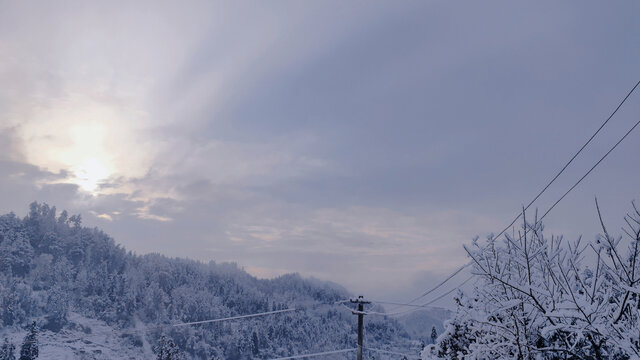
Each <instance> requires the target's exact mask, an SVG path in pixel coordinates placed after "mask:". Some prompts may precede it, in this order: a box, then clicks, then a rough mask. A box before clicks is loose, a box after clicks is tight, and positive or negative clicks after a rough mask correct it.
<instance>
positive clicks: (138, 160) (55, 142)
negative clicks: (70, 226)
mask: <svg viewBox="0 0 640 360" xmlns="http://www.w3.org/2000/svg"><path fill="white" fill-rule="evenodd" d="M143 121H144V118H143V117H142V118H141V117H140V114H135V113H133V114H132V113H131V112H127V111H123V110H122V109H120V108H118V107H117V106H115V105H113V104H109V103H102V102H99V101H94V100H92V99H90V98H84V97H83V98H73V99H71V100H69V99H67V100H66V101H57V102H56V101H54V102H52V103H51V104H49V106H48V107H47V108H44V109H42V108H41V109H36V110H34V111H32V112H31V114H30V116H29V117H28V119H27V121H25V122H24V123H23V124H21V125H19V129H20V132H21V134H22V138H23V142H24V144H25V145H24V154H25V157H26V159H27V160H28V161H29V163H31V164H34V165H36V166H38V167H41V168H43V169H46V170H49V171H53V172H64V173H66V174H67V175H66V177H65V178H64V179H62V180H58V182H64V183H72V184H76V185H78V187H79V188H80V189H81V190H82V191H84V192H87V193H90V194H92V195H97V194H99V193H103V192H104V191H106V190H105V189H102V188H101V185H102V184H106V183H108V182H109V181H110V180H113V179H114V178H117V177H125V178H132V177H136V176H141V175H142V174H144V172H145V171H146V169H147V167H148V163H149V159H150V155H151V151H150V149H149V148H148V147H147V146H146V145H145V144H144V142H141V141H138V140H139V139H136V127H135V125H136V124H141V123H142V122H143Z"/></svg>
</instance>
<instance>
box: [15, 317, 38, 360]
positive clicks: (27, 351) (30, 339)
mask: <svg viewBox="0 0 640 360" xmlns="http://www.w3.org/2000/svg"><path fill="white" fill-rule="evenodd" d="M37 335H38V327H37V326H36V322H35V321H34V322H33V323H31V325H30V326H29V332H28V333H27V336H25V338H24V341H23V342H22V347H21V348H20V360H35V359H36V358H37V357H38V354H39V352H38V336H37Z"/></svg>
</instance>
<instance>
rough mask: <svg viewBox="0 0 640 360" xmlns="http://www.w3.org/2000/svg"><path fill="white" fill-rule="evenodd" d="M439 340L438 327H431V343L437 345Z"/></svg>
mask: <svg viewBox="0 0 640 360" xmlns="http://www.w3.org/2000/svg"><path fill="white" fill-rule="evenodd" d="M437 339H438V331H436V326H435V325H433V326H432V327H431V343H432V344H435V342H436V340H437Z"/></svg>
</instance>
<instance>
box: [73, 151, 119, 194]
mask: <svg viewBox="0 0 640 360" xmlns="http://www.w3.org/2000/svg"><path fill="white" fill-rule="evenodd" d="M109 175H110V171H109V169H108V168H107V166H106V165H105V164H104V163H103V162H101V161H100V160H99V159H97V158H87V159H86V160H85V161H84V163H83V164H82V165H79V166H76V167H75V168H74V169H73V176H74V178H73V180H72V182H73V183H75V184H77V185H78V186H79V187H80V189H82V190H84V191H86V192H89V193H92V194H95V193H96V192H97V191H98V189H99V187H100V184H102V183H103V182H104V181H105V180H106V179H107V178H108V177H109Z"/></svg>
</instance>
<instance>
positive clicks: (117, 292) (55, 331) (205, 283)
mask: <svg viewBox="0 0 640 360" xmlns="http://www.w3.org/2000/svg"><path fill="white" fill-rule="evenodd" d="M0 266H1V269H2V271H1V273H0V309H1V314H0V325H2V327H1V329H0V335H1V336H2V339H4V338H8V339H9V341H8V345H7V346H14V347H15V348H16V349H17V350H19V347H20V344H21V341H23V339H24V338H25V335H27V334H28V329H29V326H31V325H32V324H33V322H34V321H35V323H36V324H37V328H38V329H39V330H38V331H39V333H38V341H39V343H40V346H41V349H40V358H55V357H54V355H53V354H57V353H61V354H62V353H63V352H65V351H66V352H65V354H68V355H67V357H66V358H80V359H82V358H86V359H94V358H96V359H97V358H134V359H149V358H154V357H155V356H156V354H157V353H158V352H167V353H168V352H172V353H173V352H175V353H176V354H178V355H174V356H173V357H171V358H172V359H173V358H184V359H189V358H193V359H264V358H274V357H280V356H289V355H292V354H298V353H311V352H320V351H326V350H332V349H343V348H352V347H353V346H354V344H355V342H356V331H355V327H356V322H355V318H354V316H353V315H352V314H351V313H350V312H349V311H348V310H347V309H345V308H344V307H341V306H334V305H332V304H333V303H334V302H336V301H339V300H344V299H348V298H349V296H350V294H349V293H348V292H347V291H346V290H344V289H342V288H340V287H339V286H337V285H333V284H328V283H323V282H320V281H316V280H308V279H303V278H301V277H300V276H299V275H294V274H292V275H284V276H281V277H278V278H275V279H271V280H264V279H257V278H255V277H253V276H251V275H249V274H247V273H246V272H244V271H243V270H242V269H240V268H238V267H237V266H236V265H234V264H217V263H214V262H210V263H207V264H204V263H200V262H196V261H192V260H186V259H175V258H173V259H172V258H168V257H165V256H162V255H158V254H147V255H136V254H132V253H130V252H127V251H126V250H125V249H124V248H122V247H121V246H119V245H117V244H116V243H115V241H114V240H113V239H112V238H110V237H109V236H108V235H107V234H105V233H103V232H102V231H100V230H99V229H96V228H93V229H91V228H87V227H83V226H82V222H81V217H80V216H78V215H73V216H69V214H67V212H65V211H62V212H60V213H59V214H58V213H57V212H56V208H55V207H50V206H48V205H47V204H38V203H33V204H31V206H30V211H29V214H28V215H27V216H26V217H24V218H20V217H18V216H16V215H15V214H14V213H10V214H7V215H3V216H0ZM291 307H295V308H297V309H301V310H298V311H291V312H287V313H282V314H274V315H270V316H267V317H260V318H254V319H243V320H242V321H226V322H219V323H209V324H201V325H194V326H179V327H175V326H169V324H177V323H184V322H194V321H201V320H208V319H217V318H224V317H230V316H236V315H243V314H252V313H260V312H267V311H272V310H278V309H285V308H291ZM365 334H366V338H367V342H368V343H369V344H370V345H372V346H375V347H380V348H388V347H389V346H390V345H393V344H403V343H407V342H408V341H409V335H408V334H407V333H406V331H404V330H403V327H402V326H401V325H400V324H399V323H398V322H396V321H393V320H390V319H380V318H378V319H376V318H374V317H371V318H368V319H367V321H366V327H365ZM427 336H428V335H427ZM46 354H49V355H48V356H47V355H46ZM59 358H65V357H63V356H62V355H61V356H60V357H59ZM335 358H340V357H339V355H336V356H335ZM378 358H380V357H378ZM163 359H164V357H163Z"/></svg>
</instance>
